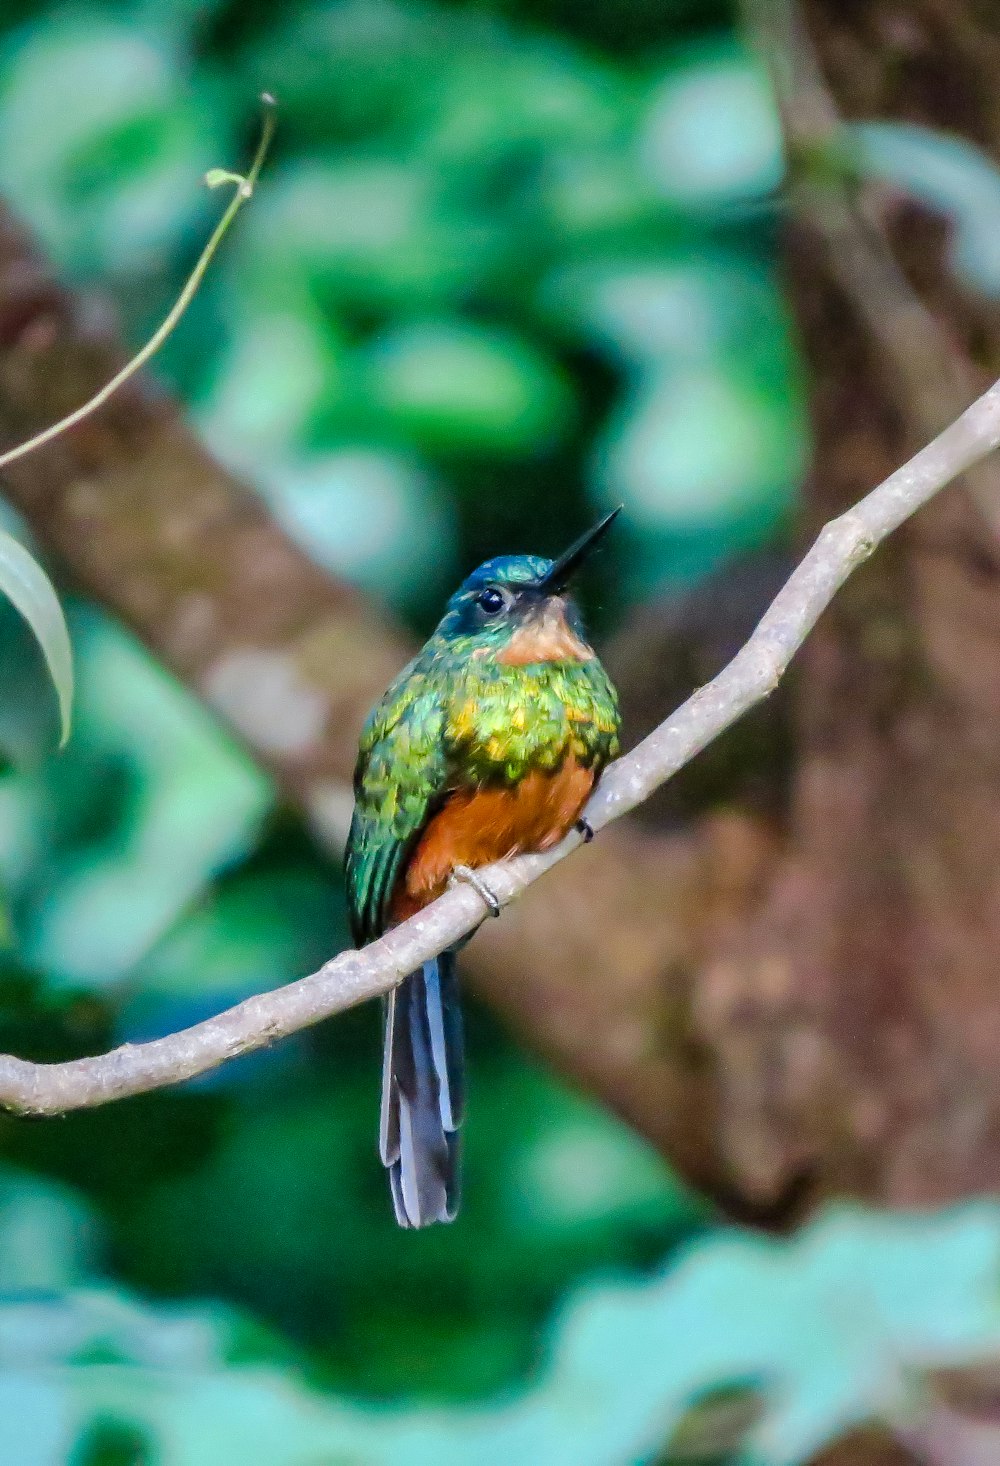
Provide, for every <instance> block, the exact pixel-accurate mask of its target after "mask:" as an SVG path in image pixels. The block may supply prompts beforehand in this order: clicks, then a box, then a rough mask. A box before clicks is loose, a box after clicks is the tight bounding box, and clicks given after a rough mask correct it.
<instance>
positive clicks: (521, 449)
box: [369, 319, 574, 456]
mask: <svg viewBox="0 0 1000 1466" xmlns="http://www.w3.org/2000/svg"><path fill="white" fill-rule="evenodd" d="M369 362H370V367H371V383H372V398H373V400H374V401H375V402H376V403H378V405H379V406H380V407H381V408H382V410H383V411H384V412H385V414H386V416H387V417H388V419H389V420H390V421H391V422H392V423H393V424H394V425H395V426H396V427H397V428H398V429H399V430H400V431H402V432H403V433H406V434H407V435H408V436H410V437H411V438H412V439H413V440H414V441H415V442H417V443H418V444H419V446H420V447H422V448H425V449H427V450H429V451H432V452H433V451H435V450H438V451H445V452H449V453H495V454H498V455H508V454H510V455H514V456H517V455H520V454H525V453H526V454H530V453H534V452H538V451H542V450H544V449H546V448H550V447H551V446H553V444H554V443H556V442H558V441H559V440H560V439H561V438H562V436H563V435H564V433H565V432H566V430H567V429H568V428H569V426H570V424H571V422H572V420H573V416H574V413H573V406H574V404H573V397H572V392H571V389H570V387H569V385H568V383H567V381H566V380H565V378H564V376H563V374H562V372H561V371H560V369H559V367H558V365H557V364H556V363H555V362H554V361H552V360H551V359H550V358H548V357H547V356H546V355H545V354H544V353H543V352H542V351H541V350H539V349H538V347H537V346H535V344H534V343H533V342H532V341H530V340H529V339H528V338H527V337H524V336H521V335H518V334H517V333H515V332H514V331H510V330H506V329H501V328H499V327H492V326H484V325H480V324H478V323H475V322H472V321H464V320H460V319H454V320H448V319H444V320H426V321H416V322H412V323H410V324H407V325H405V326H401V327H398V328H397V329H395V330H392V331H388V332H386V333H385V334H384V335H383V336H381V337H379V338H378V339H377V340H376V341H375V342H374V343H373V345H372V347H371V350H370V354H369Z"/></svg>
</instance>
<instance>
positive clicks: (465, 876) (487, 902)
mask: <svg viewBox="0 0 1000 1466" xmlns="http://www.w3.org/2000/svg"><path fill="white" fill-rule="evenodd" d="M455 881H464V882H465V884H466V885H467V886H471V887H472V889H473V890H474V891H475V893H476V895H477V896H478V897H479V899H480V901H482V903H483V905H484V906H485V907H486V909H487V911H488V912H489V914H490V915H491V916H499V915H500V909H501V908H500V902H499V900H498V898H497V897H496V896H495V895H494V894H493V892H492V891H491V890H490V888H489V886H488V885H487V884H486V882H485V881H484V880H482V879H481V878H480V877H479V876H478V875H476V872H475V871H474V870H473V869H472V868H471V866H468V865H456V866H455V869H454V870H453V871H452V873H451V881H450V882H449V884H450V885H453V884H454V882H455Z"/></svg>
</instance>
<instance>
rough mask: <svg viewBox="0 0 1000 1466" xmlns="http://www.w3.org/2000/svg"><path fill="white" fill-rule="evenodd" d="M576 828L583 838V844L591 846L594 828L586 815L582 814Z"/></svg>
mask: <svg viewBox="0 0 1000 1466" xmlns="http://www.w3.org/2000/svg"><path fill="white" fill-rule="evenodd" d="M575 828H576V830H577V832H578V834H581V835H582V836H583V843H584V844H585V845H589V844H590V842H591V840H592V839H593V838H594V827H593V825H592V824H591V823H590V821H589V820H588V818H587V816H586V815H585V814H582V815H581V816H580V818H579V819H578V820H577V822H576V826H575Z"/></svg>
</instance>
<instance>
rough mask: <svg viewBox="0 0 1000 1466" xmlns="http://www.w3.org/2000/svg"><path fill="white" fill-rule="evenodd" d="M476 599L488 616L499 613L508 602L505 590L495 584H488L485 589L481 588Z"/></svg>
mask: <svg viewBox="0 0 1000 1466" xmlns="http://www.w3.org/2000/svg"><path fill="white" fill-rule="evenodd" d="M476 599H477V600H478V602H479V604H480V606H481V607H482V608H483V610H484V611H485V612H486V614H487V616H497V615H499V613H500V612H501V611H502V610H503V608H504V606H506V604H507V598H506V596H505V595H504V593H503V591H502V590H497V588H496V586H495V585H488V586H487V587H486V589H485V590H481V591H480V592H479V595H478V596H477V597H476Z"/></svg>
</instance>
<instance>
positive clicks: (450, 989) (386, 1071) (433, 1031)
mask: <svg viewBox="0 0 1000 1466" xmlns="http://www.w3.org/2000/svg"><path fill="white" fill-rule="evenodd" d="M463 1047H464V1046H463V1040H462V1011H461V1008H460V1007H459V998H458V979H457V975H456V972H455V954H454V952H442V954H441V956H440V957H437V958H435V959H434V961H432V962H425V963H424V965H423V967H422V968H421V969H420V971H419V972H412V973H411V974H410V976H409V977H407V978H405V979H404V981H403V982H401V983H400V985H399V987H397V988H395V989H394V991H393V992H392V993H390V995H389V999H388V1002H387V1003H386V1009H385V1053H384V1058H383V1064H382V1118H381V1124H380V1127H379V1153H380V1155H381V1157H382V1164H383V1165H384V1166H385V1167H386V1169H387V1170H388V1172H389V1183H390V1185H391V1187H392V1204H393V1206H394V1207H395V1208H396V1220H397V1222H398V1223H399V1225H400V1226H401V1227H426V1226H428V1225H429V1224H430V1223H431V1222H450V1221H453V1220H454V1218H455V1213H456V1212H457V1211H458V1181H459V1177H458V1164H459V1155H458V1127H459V1125H460V1124H461V1121H462V1110H463V1107H464V1087H465V1085H464V1073H463V1071H464V1054H463Z"/></svg>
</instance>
